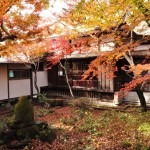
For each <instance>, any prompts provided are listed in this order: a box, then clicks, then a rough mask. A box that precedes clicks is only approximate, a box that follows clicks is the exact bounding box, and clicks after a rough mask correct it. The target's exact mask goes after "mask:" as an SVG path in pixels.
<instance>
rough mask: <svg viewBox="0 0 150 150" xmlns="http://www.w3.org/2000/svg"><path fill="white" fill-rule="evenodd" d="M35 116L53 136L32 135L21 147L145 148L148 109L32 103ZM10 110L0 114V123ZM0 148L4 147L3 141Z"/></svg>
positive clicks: (149, 136) (149, 135) (148, 144)
mask: <svg viewBox="0 0 150 150" xmlns="http://www.w3.org/2000/svg"><path fill="white" fill-rule="evenodd" d="M34 112H35V119H36V120H37V121H46V122H47V123H48V125H49V126H50V127H51V128H52V129H53V130H55V132H56V134H57V138H56V139H55V140H54V141H53V142H52V143H51V144H50V143H47V142H42V141H40V140H39V139H38V138H37V139H33V140H32V141H31V142H30V143H29V144H28V145H27V146H25V147H24V148H22V149H23V150H28V149H33V150H122V149H129V150H132V149H133V150H149V149H150V111H148V112H146V113H140V112H139V109H138V108H135V107H128V108H127V109H126V110H125V111H123V112H122V111H119V110H116V109H114V108H112V109H110V108H109V109H105V110H104V109H90V110H89V109H84V108H79V107H73V106H64V107H53V108H44V107H41V106H40V105H35V106H34ZM8 115H10V114H5V115H4V114H2V115H0V121H1V123H0V126H1V124H2V123H4V122H5V120H6V118H7V116H8ZM0 149H6V147H5V145H3V146H1V147H0Z"/></svg>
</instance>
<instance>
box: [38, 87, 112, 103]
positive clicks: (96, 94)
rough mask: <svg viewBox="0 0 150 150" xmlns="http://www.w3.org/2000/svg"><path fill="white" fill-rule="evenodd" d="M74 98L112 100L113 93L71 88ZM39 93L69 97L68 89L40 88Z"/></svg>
mask: <svg viewBox="0 0 150 150" xmlns="http://www.w3.org/2000/svg"><path fill="white" fill-rule="evenodd" d="M72 91H73V94H74V96H75V97H89V98H98V99H108V100H112V99H113V98H114V93H113V92H112V93H111V92H101V91H98V90H96V89H85V88H83V89H82V88H80V89H78V88H72ZM41 92H46V93H47V95H48V96H51V95H60V96H71V95H70V92H69V89H68V88H66V87H42V88H41Z"/></svg>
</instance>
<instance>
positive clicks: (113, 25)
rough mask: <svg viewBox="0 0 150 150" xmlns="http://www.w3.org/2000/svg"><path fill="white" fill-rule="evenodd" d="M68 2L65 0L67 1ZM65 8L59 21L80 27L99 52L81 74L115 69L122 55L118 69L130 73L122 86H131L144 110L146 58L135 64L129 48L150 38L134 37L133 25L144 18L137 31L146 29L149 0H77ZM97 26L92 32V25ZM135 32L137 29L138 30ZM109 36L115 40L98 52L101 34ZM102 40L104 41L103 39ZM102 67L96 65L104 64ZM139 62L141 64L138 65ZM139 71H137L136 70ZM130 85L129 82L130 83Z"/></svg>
mask: <svg viewBox="0 0 150 150" xmlns="http://www.w3.org/2000/svg"><path fill="white" fill-rule="evenodd" d="M68 3H69V2H68ZM68 6H69V7H68V8H69V10H66V9H65V12H64V14H65V15H64V16H63V17H61V19H62V21H63V22H64V23H66V24H69V25H70V26H72V27H73V31H76V32H77V34H78V35H79V32H80V34H81V31H82V32H83V31H84V32H85V31H86V33H87V34H89V35H91V36H92V37H94V38H97V40H98V42H97V43H98V49H99V55H98V57H97V59H96V60H94V61H93V62H92V63H91V65H90V67H89V70H88V71H87V72H85V74H84V75H85V77H87V76H88V75H89V74H91V73H93V75H94V76H96V75H97V74H98V73H99V72H100V71H101V70H103V71H104V72H105V73H108V71H109V70H115V66H116V63H117V61H118V60H120V59H122V58H125V59H126V60H127V62H128V66H126V67H122V69H123V70H124V71H125V72H126V73H128V74H131V72H132V81H131V82H130V83H128V84H125V88H124V90H126V89H128V90H126V91H129V90H131V89H133V88H135V90H136V92H137V95H138V97H139V99H140V102H141V106H142V109H143V110H144V111H146V101H145V97H144V95H143V90H142V89H143V84H142V82H143V81H147V80H148V79H149V78H148V77H149V73H148V72H147V73H146V74H145V78H144V77H142V73H143V71H145V70H147V65H149V63H148V62H146V61H145V63H141V64H140V65H137V64H136V63H135V60H134V58H133V55H132V52H133V51H134V49H135V47H137V46H138V45H140V44H141V42H146V41H149V40H150V37H149V35H148V36H143V38H140V39H139V38H134V29H135V27H136V26H138V25H139V24H140V23H141V22H146V23H147V26H146V27H145V26H143V27H142V28H141V29H140V32H142V31H144V30H146V29H149V22H150V20H149V18H150V1H149V0H108V1H103V0H88V1H86V0H81V1H76V3H70V4H69V5H68ZM96 27H97V28H99V30H98V31H97V32H96V34H95V35H94V36H93V31H92V32H91V30H93V29H95V28H96ZM138 32H139V31H138ZM106 36H108V37H113V39H112V42H114V43H115V47H114V49H113V50H112V51H111V52H110V53H106V52H102V51H101V49H100V47H99V45H100V44H101V43H102V39H103V38H104V37H106ZM103 43H104V42H103ZM104 66H105V69H100V68H102V67H103V68H104ZM141 66H142V67H141ZM139 68H140V71H139V72H138V73H137V70H139ZM131 85H132V86H131Z"/></svg>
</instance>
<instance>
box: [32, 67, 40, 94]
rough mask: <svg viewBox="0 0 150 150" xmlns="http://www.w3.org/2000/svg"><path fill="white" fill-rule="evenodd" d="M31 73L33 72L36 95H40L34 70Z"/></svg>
mask: <svg viewBox="0 0 150 150" xmlns="http://www.w3.org/2000/svg"><path fill="white" fill-rule="evenodd" d="M33 72H34V87H35V89H36V91H37V94H40V91H39V88H38V86H37V71H36V70H34V71H33Z"/></svg>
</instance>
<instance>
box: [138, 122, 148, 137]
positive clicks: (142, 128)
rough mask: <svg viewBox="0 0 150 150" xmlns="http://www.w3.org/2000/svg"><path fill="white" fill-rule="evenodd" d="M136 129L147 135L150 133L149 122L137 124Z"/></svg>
mask: <svg viewBox="0 0 150 150" xmlns="http://www.w3.org/2000/svg"><path fill="white" fill-rule="evenodd" d="M138 130H139V131H141V132H143V133H144V135H147V136H149V135H150V124H149V123H143V124H141V125H140V126H139V128H138Z"/></svg>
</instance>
